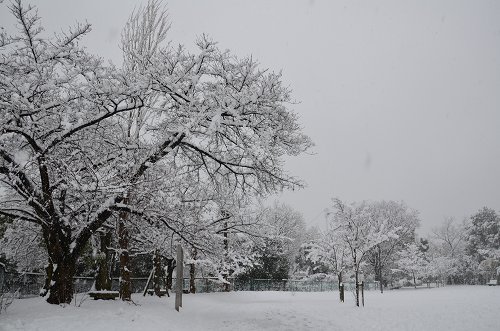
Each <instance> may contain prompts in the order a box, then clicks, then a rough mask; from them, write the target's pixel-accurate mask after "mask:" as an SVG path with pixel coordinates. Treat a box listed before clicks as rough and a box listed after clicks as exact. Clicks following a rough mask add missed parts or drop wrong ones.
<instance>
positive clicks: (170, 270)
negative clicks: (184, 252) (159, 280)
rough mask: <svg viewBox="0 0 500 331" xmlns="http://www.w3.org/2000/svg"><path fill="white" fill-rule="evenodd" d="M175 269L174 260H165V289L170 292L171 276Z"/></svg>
mask: <svg viewBox="0 0 500 331" xmlns="http://www.w3.org/2000/svg"><path fill="white" fill-rule="evenodd" d="M174 269H175V259H168V258H167V284H166V286H167V289H169V290H171V289H172V274H173V273H174Z"/></svg>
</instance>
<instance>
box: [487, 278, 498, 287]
mask: <svg viewBox="0 0 500 331" xmlns="http://www.w3.org/2000/svg"><path fill="white" fill-rule="evenodd" d="M486 285H488V286H497V285H498V284H497V280H496V279H490V281H489V282H487V283H486Z"/></svg>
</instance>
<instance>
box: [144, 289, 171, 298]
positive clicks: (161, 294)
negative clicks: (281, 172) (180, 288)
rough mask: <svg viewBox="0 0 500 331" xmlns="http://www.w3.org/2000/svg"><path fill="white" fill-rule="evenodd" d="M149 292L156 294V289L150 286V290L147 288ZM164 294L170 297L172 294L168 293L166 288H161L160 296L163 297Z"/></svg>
mask: <svg viewBox="0 0 500 331" xmlns="http://www.w3.org/2000/svg"><path fill="white" fill-rule="evenodd" d="M147 293H148V294H149V295H153V294H155V290H154V289H152V288H150V289H148V290H147ZM164 295H166V296H168V297H170V294H169V293H168V290H166V289H161V290H160V296H161V297H162V296H164Z"/></svg>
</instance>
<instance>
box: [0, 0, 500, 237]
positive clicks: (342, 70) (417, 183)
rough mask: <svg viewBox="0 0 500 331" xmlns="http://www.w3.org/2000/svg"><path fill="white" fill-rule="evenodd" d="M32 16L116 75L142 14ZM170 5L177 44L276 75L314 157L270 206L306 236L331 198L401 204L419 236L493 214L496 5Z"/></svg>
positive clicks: (302, 162)
mask: <svg viewBox="0 0 500 331" xmlns="http://www.w3.org/2000/svg"><path fill="white" fill-rule="evenodd" d="M6 2H8V1H6ZM6 2H4V4H3V5H0V22H2V23H0V25H3V26H8V24H9V22H12V21H11V19H10V17H7V16H8V13H7V10H6V6H5V5H6ZM32 3H34V1H32ZM36 3H37V5H38V7H39V14H40V16H42V18H43V21H44V23H45V26H46V30H47V31H49V32H52V31H57V30H60V29H61V28H63V27H66V26H68V25H72V24H74V23H75V22H76V21H85V20H87V21H88V22H89V23H91V24H92V25H93V32H92V33H91V34H90V35H89V36H88V37H87V39H86V45H87V46H88V48H89V49H90V50H92V51H93V52H95V53H98V54H99V55H101V56H103V57H105V58H109V59H112V60H113V61H114V62H115V63H119V62H120V61H121V56H120V50H119V48H118V41H119V36H120V30H121V28H122V26H123V24H124V23H125V21H126V20H127V18H128V16H129V14H130V13H131V12H132V10H133V9H134V8H135V7H136V6H138V5H139V4H140V3H141V2H140V1H133V0H113V1H102V0H91V1H90V0H86V1H76V0H75V1H68V0H42V1H36ZM167 4H168V8H169V12H170V18H171V20H172V29H171V39H172V41H173V42H174V43H182V44H185V45H187V46H192V45H193V43H194V41H195V39H196V37H197V36H198V35H200V34H202V33H206V34H208V35H210V36H211V37H212V38H213V39H215V40H217V41H219V44H220V46H221V47H222V48H227V49H230V50H231V51H232V52H233V53H234V54H236V55H238V56H246V55H250V54H251V55H253V56H254V58H256V59H258V60H259V62H260V63H261V65H262V67H268V68H271V69H274V70H283V74H284V80H285V82H286V83H287V84H289V85H290V87H291V88H292V89H293V91H294V93H293V96H294V97H295V99H297V100H298V101H300V103H299V104H297V105H293V106H292V107H291V108H292V109H293V110H294V111H295V112H297V113H298V114H299V115H300V118H301V123H302V124H303V126H304V131H305V132H306V133H307V134H308V135H309V136H310V137H311V138H312V139H313V140H314V142H315V143H316V147H315V148H314V150H313V152H314V153H315V154H314V155H306V156H302V157H300V158H296V159H290V160H288V161H287V168H288V169H289V170H290V172H291V173H293V174H295V175H297V176H299V177H301V178H302V179H304V180H305V181H306V182H307V184H308V187H307V188H306V189H303V190H300V191H295V192H289V193H284V194H283V195H282V196H281V197H278V198H281V199H282V200H283V201H285V202H287V203H289V204H291V205H292V206H293V207H294V208H295V209H297V210H299V211H301V212H302V213H303V215H304V217H305V219H306V221H307V222H308V223H309V224H322V223H323V222H324V218H323V216H322V211H323V210H324V209H325V208H327V207H328V206H329V204H330V200H331V198H332V197H338V198H341V199H342V200H347V201H359V200H365V199H368V200H380V199H386V200H396V201H399V200H404V201H405V202H406V203H407V204H408V205H409V206H410V207H412V208H415V209H417V210H419V211H420V213H421V219H422V232H423V233H426V232H427V231H428V230H430V229H431V228H432V227H433V226H435V225H437V224H439V223H440V222H441V221H442V220H443V218H444V217H446V216H453V217H456V218H457V219H462V218H463V217H466V216H469V215H471V214H472V213H474V212H476V211H477V210H479V209H480V208H481V207H483V206H489V207H491V208H494V209H496V210H500V194H499V187H500V1H484V0H478V1H454V0H450V1H438V0H432V1H403V0H395V1H318V0H316V1H307V0H301V1H290V0H289V1H286V0H281V1H265V0H264V1H255V0H253V1H229V0H227V1H201V0H199V1H194V0H188V1H186V0H182V1H181V0H178V1H174V0H170V1H168V2H167Z"/></svg>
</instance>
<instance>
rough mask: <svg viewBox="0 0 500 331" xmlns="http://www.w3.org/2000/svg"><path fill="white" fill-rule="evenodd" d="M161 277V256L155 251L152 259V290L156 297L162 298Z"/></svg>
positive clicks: (162, 274)
mask: <svg viewBox="0 0 500 331" xmlns="http://www.w3.org/2000/svg"><path fill="white" fill-rule="evenodd" d="M163 276H164V271H163V268H162V266H161V256H160V254H159V253H158V250H155V253H154V257H153V289H154V292H155V295H156V296H158V297H162V296H163V294H162V293H161V283H162V280H163V279H164V277H163ZM165 285H166V284H165Z"/></svg>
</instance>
